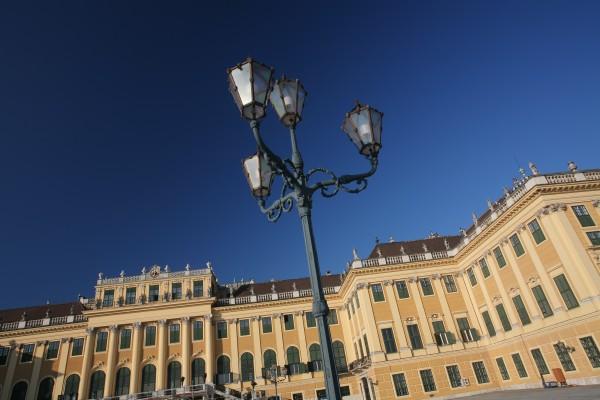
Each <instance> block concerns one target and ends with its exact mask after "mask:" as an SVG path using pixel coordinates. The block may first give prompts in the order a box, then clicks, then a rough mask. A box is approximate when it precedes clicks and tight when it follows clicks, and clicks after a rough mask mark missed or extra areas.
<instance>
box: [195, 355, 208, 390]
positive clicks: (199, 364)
mask: <svg viewBox="0 0 600 400" xmlns="http://www.w3.org/2000/svg"><path fill="white" fill-rule="evenodd" d="M205 373H206V364H205V363H204V360H203V359H201V358H196V359H194V361H192V385H199V384H201V383H204V381H205V377H204V374H205Z"/></svg>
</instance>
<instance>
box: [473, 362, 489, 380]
mask: <svg viewBox="0 0 600 400" xmlns="http://www.w3.org/2000/svg"><path fill="white" fill-rule="evenodd" d="M471 365H472V366H473V372H475V379H477V383H479V384H480V385H481V384H483V383H489V382H490V377H489V376H488V373H487V371H486V369H485V364H484V363H483V361H475V362H474V363H473V364H471Z"/></svg>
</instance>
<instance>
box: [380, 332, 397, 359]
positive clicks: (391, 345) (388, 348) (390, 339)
mask: <svg viewBox="0 0 600 400" xmlns="http://www.w3.org/2000/svg"><path fill="white" fill-rule="evenodd" d="M381 337H382V338H383V345H384V347H385V352H386V353H397V352H398V349H397V348H396V340H394V331H393V330H392V328H383V329H382V330H381Z"/></svg>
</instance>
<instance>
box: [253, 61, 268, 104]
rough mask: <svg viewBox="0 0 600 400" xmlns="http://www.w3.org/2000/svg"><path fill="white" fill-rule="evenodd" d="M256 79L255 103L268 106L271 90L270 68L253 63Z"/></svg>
mask: <svg viewBox="0 0 600 400" xmlns="http://www.w3.org/2000/svg"><path fill="white" fill-rule="evenodd" d="M252 67H253V71H252V72H253V75H254V76H253V77H254V101H256V102H257V103H260V104H262V105H266V104H267V100H268V99H267V95H268V93H269V90H270V84H271V74H272V71H271V69H270V68H268V67H266V66H264V65H262V64H260V63H257V62H253V63H252Z"/></svg>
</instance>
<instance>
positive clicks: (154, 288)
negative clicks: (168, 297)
mask: <svg viewBox="0 0 600 400" xmlns="http://www.w3.org/2000/svg"><path fill="white" fill-rule="evenodd" d="M158 292H159V287H158V285H150V287H149V288H148V301H149V302H150V303H152V302H155V301H158Z"/></svg>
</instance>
